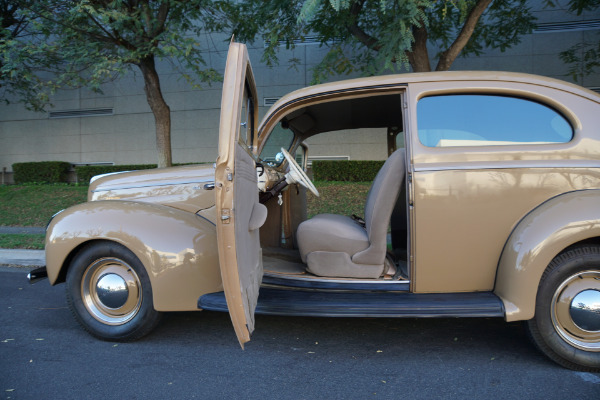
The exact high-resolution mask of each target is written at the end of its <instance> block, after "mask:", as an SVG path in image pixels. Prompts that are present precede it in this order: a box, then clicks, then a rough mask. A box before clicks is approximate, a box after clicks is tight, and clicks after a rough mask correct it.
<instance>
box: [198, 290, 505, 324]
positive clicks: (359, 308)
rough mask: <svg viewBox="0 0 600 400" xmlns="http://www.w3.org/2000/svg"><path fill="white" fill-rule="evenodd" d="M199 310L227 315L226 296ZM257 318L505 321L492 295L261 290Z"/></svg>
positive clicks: (211, 297) (211, 298) (204, 300)
mask: <svg viewBox="0 0 600 400" xmlns="http://www.w3.org/2000/svg"><path fill="white" fill-rule="evenodd" d="M198 308H201V309H203V310H210V311H222V312H227V311H228V310H227V303H226V301H225V294H224V292H217V293H209V294H205V295H204V296H201V297H200V298H199V299H198ZM255 314H264V315H290V316H292V315H294V316H305V317H386V318H402V317H413V318H420V317H504V306H503V304H502V301H501V300H500V299H499V298H498V297H497V296H496V295H494V294H493V293H491V292H476V293H431V294H430V293H426V294H414V293H390V292H382V293H360V292H359V293H340V292H315V291H302V290H282V289H271V288H264V287H263V288H261V289H260V295H259V297H258V304H257V306H256V311H255Z"/></svg>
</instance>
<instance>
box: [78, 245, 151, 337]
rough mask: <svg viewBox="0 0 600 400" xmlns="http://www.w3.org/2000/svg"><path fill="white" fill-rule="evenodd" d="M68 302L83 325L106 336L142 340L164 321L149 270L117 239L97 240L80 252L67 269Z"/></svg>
mask: <svg viewBox="0 0 600 400" xmlns="http://www.w3.org/2000/svg"><path fill="white" fill-rule="evenodd" d="M67 302H68V304H69V307H70V309H71V311H72V313H73V315H74V316H75V318H76V319H77V321H78V322H79V323H80V324H81V326H82V327H83V328H84V329H85V330H87V331H88V332H89V333H91V334H92V335H94V336H96V337H98V338H100V339H103V340H115V341H128V340H135V339H139V338H141V337H142V336H144V335H146V334H148V333H149V332H150V331H151V330H152V329H154V327H156V325H157V324H158V322H159V320H160V313H159V312H157V311H156V310H155V309H154V305H153V302H152V288H151V286H150V279H149V278H148V274H147V273H146V269H145V268H144V266H143V265H142V263H141V262H140V261H139V259H138V258H137V257H136V256H135V255H134V254H133V253H132V252H131V251H130V250H128V249H127V248H126V247H124V246H122V245H120V244H117V243H113V242H95V243H92V244H90V245H88V246H87V247H85V248H83V249H82V250H81V251H80V252H79V253H78V254H77V255H76V256H75V258H74V259H73V261H72V262H71V265H70V267H69V271H68V273H67Z"/></svg>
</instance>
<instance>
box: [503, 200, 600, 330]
mask: <svg viewBox="0 0 600 400" xmlns="http://www.w3.org/2000/svg"><path fill="white" fill-rule="evenodd" d="M589 243H594V244H600V190H582V191H574V192H568V193H565V194H562V195H559V196H556V197H554V198H552V199H550V200H548V201H546V202H545V203H543V204H541V205H540V206H538V207H537V208H535V209H534V210H532V211H531V212H530V213H529V214H527V215H526V216H525V217H524V218H523V219H522V220H521V221H520V222H519V223H518V224H517V226H516V227H515V229H514V230H513V231H512V233H511V235H510V236H509V238H508V240H507V242H506V244H505V246H504V249H503V251H502V255H501V256H500V260H499V263H498V270H497V273H496V284H495V288H494V293H495V294H496V295H497V296H498V297H500V298H501V299H502V301H503V302H504V307H505V309H506V315H505V318H506V320H507V321H517V320H528V319H531V318H533V316H534V315H535V302H536V296H537V291H538V285H539V282H540V279H541V277H542V274H543V273H544V270H545V269H546V268H547V267H548V265H549V264H550V262H551V261H552V260H553V259H554V257H556V256H557V255H559V254H561V253H562V252H564V251H565V250H567V249H568V248H571V247H573V246H578V245H582V244H589Z"/></svg>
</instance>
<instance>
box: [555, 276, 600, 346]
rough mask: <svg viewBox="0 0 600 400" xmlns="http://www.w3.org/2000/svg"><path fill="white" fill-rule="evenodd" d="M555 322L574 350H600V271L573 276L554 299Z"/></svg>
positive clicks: (558, 290) (560, 287)
mask: <svg viewBox="0 0 600 400" xmlns="http://www.w3.org/2000/svg"><path fill="white" fill-rule="evenodd" d="M552 323H553V324H554V327H555V329H556V331H557V332H558V334H559V335H560V336H561V337H562V338H563V339H564V340H566V341H567V342H569V343H570V344H571V345H573V346H574V347H577V348H579V349H582V350H586V351H600V272H598V271H584V272H579V273H577V274H575V275H572V276H570V277H569V278H568V279H566V280H565V281H564V282H563V283H562V285H560V286H559V287H558V289H557V290H556V292H555V293H554V296H553V298H552Z"/></svg>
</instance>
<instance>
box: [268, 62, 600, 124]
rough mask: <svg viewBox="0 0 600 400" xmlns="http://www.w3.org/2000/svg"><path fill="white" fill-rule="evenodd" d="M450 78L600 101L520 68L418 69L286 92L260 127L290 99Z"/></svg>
mask: <svg viewBox="0 0 600 400" xmlns="http://www.w3.org/2000/svg"><path fill="white" fill-rule="evenodd" d="M449 81H465V82H469V81H500V82H519V83H524V84H533V85H538V86H546V87H552V88H555V89H559V90H563V91H566V92H570V93H573V94H576V95H578V96H581V97H585V98H587V99H589V100H592V101H595V102H597V103H600V95H599V94H597V93H595V92H593V91H592V90H589V89H586V88H584V87H582V86H579V85H575V84H573V83H569V82H566V81H562V80H559V79H554V78H549V77H545V76H540V75H533V74H523V73H517V72H503V71H441V72H437V71H436V72H419V73H406V74H396V75H382V76H371V77H366V78H355V79H348V80H343V81H335V82H328V83H323V84H319V85H313V86H308V87H305V88H302V89H299V90H295V91H293V92H291V93H288V94H286V95H285V96H283V97H282V98H281V99H279V100H278V101H277V102H276V103H275V104H274V105H273V106H272V107H271V108H270V110H269V112H268V113H267V114H266V115H265V119H263V121H262V122H261V124H260V125H261V127H262V125H264V123H265V122H266V119H267V118H269V116H270V115H271V114H273V112H274V111H275V110H277V109H279V108H281V107H283V106H285V105H286V104H288V103H290V102H294V101H296V100H298V99H304V98H310V97H313V96H317V95H322V94H326V93H336V92H337V93H339V92H344V91H346V90H355V89H357V88H365V89H366V88H377V87H387V86H405V85H406V86H408V85H410V84H412V83H423V82H449Z"/></svg>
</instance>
